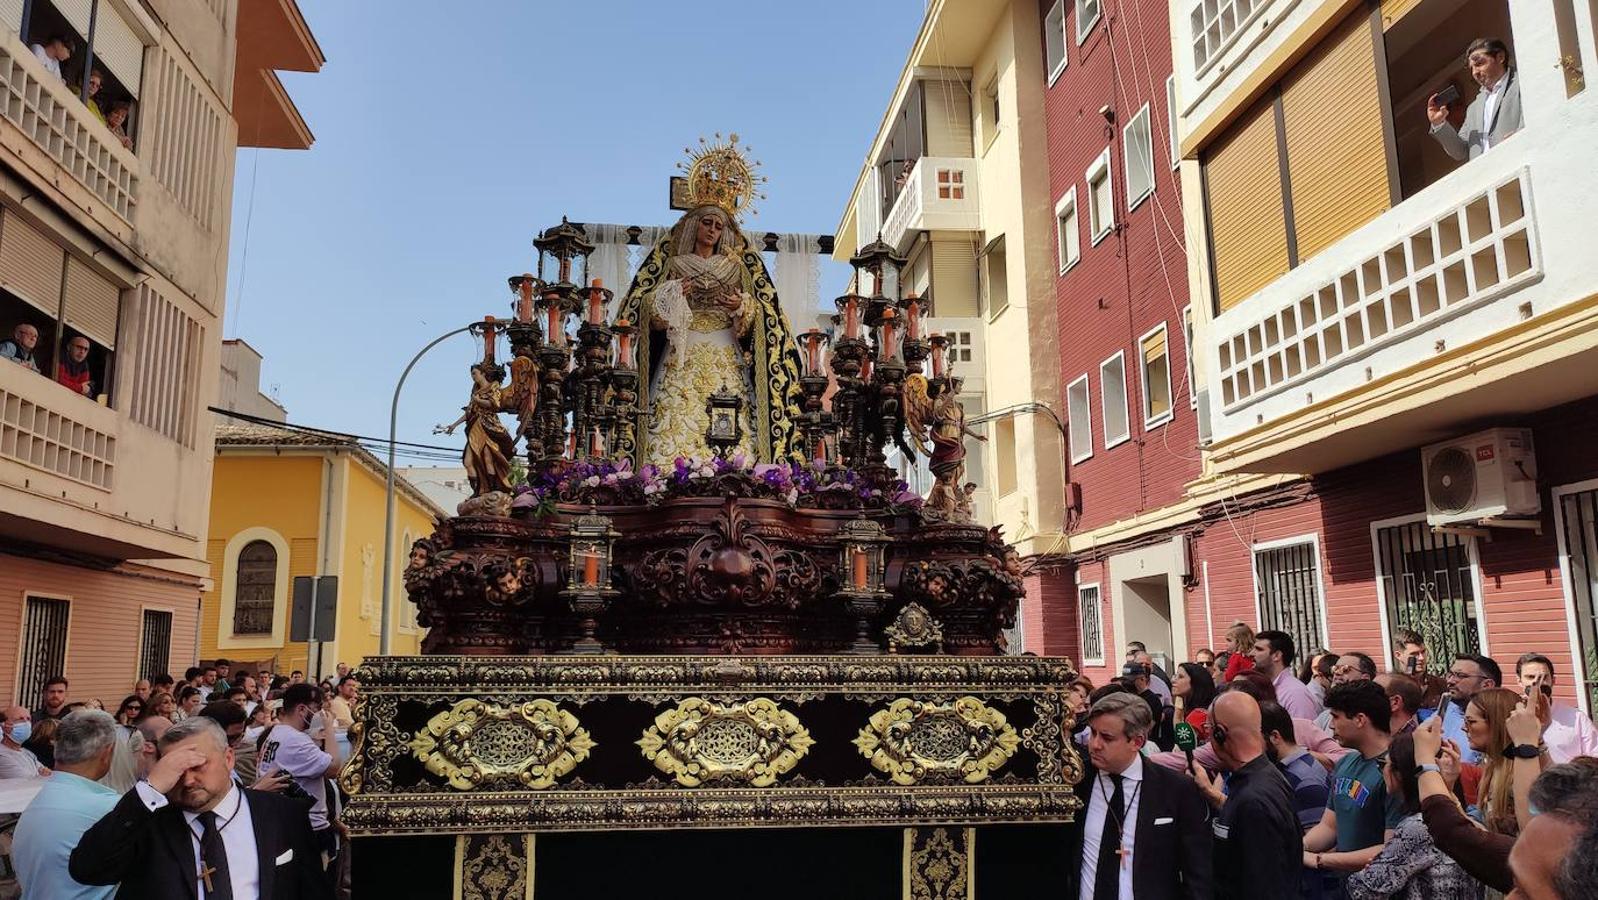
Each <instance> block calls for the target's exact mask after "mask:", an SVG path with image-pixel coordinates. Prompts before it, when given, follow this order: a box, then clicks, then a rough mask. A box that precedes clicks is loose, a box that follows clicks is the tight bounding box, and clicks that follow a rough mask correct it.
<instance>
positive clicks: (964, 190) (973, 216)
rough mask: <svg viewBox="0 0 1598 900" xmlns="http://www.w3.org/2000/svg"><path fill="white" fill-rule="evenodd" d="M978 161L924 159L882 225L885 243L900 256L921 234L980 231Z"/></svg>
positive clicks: (958, 158)
mask: <svg viewBox="0 0 1598 900" xmlns="http://www.w3.org/2000/svg"><path fill="white" fill-rule="evenodd" d="M978 199H979V197H978V194H977V161H976V160H974V159H968V158H961V157H947V156H923V157H921V158H920V159H919V160H917V161H916V167H915V169H914V170H912V171H911V173H910V177H909V179H908V180H906V181H905V184H904V187H903V188H902V189H901V190H900V191H899V196H898V199H896V200H894V201H893V208H892V209H890V210H888V218H887V220H886V221H885V222H883V224H882V240H883V241H884V242H885V243H887V244H889V245H891V246H892V247H894V248H895V249H896V250H898V251H900V252H904V251H905V250H907V249H909V247H910V242H911V241H913V240H914V239H915V236H916V233H917V232H921V231H976V230H978V229H979V228H981V225H982V222H981V218H980V216H979V215H978V213H977V209H978V206H977V201H978Z"/></svg>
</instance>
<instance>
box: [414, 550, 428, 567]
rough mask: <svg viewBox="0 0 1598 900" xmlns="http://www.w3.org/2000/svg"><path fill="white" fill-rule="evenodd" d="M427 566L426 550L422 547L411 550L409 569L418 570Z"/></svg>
mask: <svg viewBox="0 0 1598 900" xmlns="http://www.w3.org/2000/svg"><path fill="white" fill-rule="evenodd" d="M425 565H427V550H426V549H424V548H422V547H412V548H411V568H413V569H420V568H421V567H422V566H425Z"/></svg>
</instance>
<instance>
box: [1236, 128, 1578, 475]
mask: <svg viewBox="0 0 1598 900" xmlns="http://www.w3.org/2000/svg"><path fill="white" fill-rule="evenodd" d="M1582 102H1583V103H1588V101H1582ZM1572 112H1575V113H1578V115H1576V116H1575V117H1574V119H1571V120H1567V121H1566V123H1565V124H1564V125H1563V126H1562V127H1561V128H1558V129H1541V130H1539V129H1537V128H1535V127H1528V128H1527V129H1526V130H1524V131H1523V132H1521V133H1519V134H1517V135H1515V136H1514V137H1512V138H1510V139H1508V140H1507V141H1505V142H1504V143H1503V144H1502V145H1500V146H1497V147H1495V148H1493V149H1492V150H1491V151H1489V152H1487V153H1486V154H1484V155H1483V156H1481V157H1480V158H1478V159H1475V160H1472V161H1471V162H1470V163H1469V164H1467V165H1464V166H1461V167H1460V168H1459V169H1457V170H1455V171H1454V172H1452V173H1450V174H1448V175H1446V176H1444V177H1443V178H1442V179H1440V180H1438V181H1437V182H1435V183H1433V184H1431V185H1429V186H1427V187H1426V188H1424V189H1422V190H1421V191H1420V192H1418V193H1416V194H1415V195H1414V196H1412V197H1410V198H1409V199H1407V200H1404V201H1403V202H1401V203H1399V204H1398V205H1397V206H1394V207H1393V208H1391V209H1389V210H1388V211H1387V212H1385V213H1382V214H1381V215H1379V216H1377V217H1376V218H1375V219H1373V220H1371V221H1370V222H1368V223H1366V224H1365V225H1364V226H1361V227H1360V228H1358V229H1356V230H1354V231H1352V232H1350V233H1349V234H1348V235H1346V236H1345V237H1344V238H1342V239H1341V240H1339V241H1338V242H1336V243H1334V244H1333V245H1331V246H1330V247H1327V248H1326V249H1325V250H1323V251H1321V252H1320V253H1318V254H1317V255H1315V256H1314V257H1312V258H1310V259H1309V260H1307V261H1306V262H1304V263H1303V264H1301V265H1299V266H1298V267H1297V268H1294V269H1292V270H1290V271H1288V272H1287V274H1285V275H1282V276H1281V277H1279V278H1277V279H1275V280H1274V281H1272V282H1270V283H1269V284H1267V285H1266V286H1265V287H1264V288H1262V289H1260V290H1259V291H1257V292H1256V293H1254V294H1253V295H1251V296H1248V297H1247V298H1245V299H1243V300H1242V301H1240V302H1239V303H1237V304H1236V305H1234V306H1232V307H1230V308H1229V309H1225V310H1223V311H1222V312H1220V313H1219V315H1217V316H1216V317H1215V318H1214V320H1213V321H1212V322H1211V325H1210V328H1209V332H1208V338H1207V339H1206V341H1205V343H1206V345H1207V349H1206V352H1207V353H1208V372H1209V395H1210V397H1211V425H1212V433H1213V437H1214V440H1215V442H1216V445H1215V449H1216V453H1215V454H1213V459H1214V460H1215V461H1216V464H1217V465H1218V466H1219V467H1220V468H1221V469H1222V470H1228V469H1235V470H1238V471H1320V470H1322V469H1324V468H1326V467H1330V466H1333V465H1340V464H1345V463H1347V462H1351V461H1353V460H1354V459H1355V458H1358V457H1361V456H1368V455H1375V454H1378V453H1380V452H1386V451H1388V450H1394V449H1401V448H1404V447H1408V446H1415V445H1417V444H1420V443H1424V442H1426V441H1429V440H1435V439H1437V438H1438V436H1439V435H1440V434H1446V433H1447V432H1448V431H1449V430H1450V429H1452V428H1454V427H1455V426H1456V425H1459V424H1461V423H1464V422H1466V421H1467V420H1471V419H1479V418H1484V417H1492V416H1495V415H1513V414H1516V413H1520V412H1530V411H1534V410H1536V409H1540V408H1544V407H1546V406H1551V405H1554V404H1555V403H1558V402H1565V401H1567V400H1569V399H1575V398H1577V397H1579V396H1583V395H1584V393H1583V392H1590V391H1591V390H1592V389H1594V385H1593V384H1592V382H1594V381H1598V379H1595V378H1593V377H1589V376H1588V375H1584V374H1582V373H1583V372H1588V371H1589V370H1594V369H1595V366H1594V365H1592V363H1593V362H1594V360H1592V359H1591V358H1590V355H1589V356H1583V355H1581V354H1583V353H1585V352H1586V346H1585V344H1583V343H1582V342H1581V341H1578V340H1573V339H1561V340H1553V339H1549V338H1535V339H1534V338H1531V337H1526V336H1527V335H1532V334H1534V333H1535V331H1536V329H1537V328H1538V326H1539V323H1550V324H1544V325H1543V326H1542V327H1543V328H1545V329H1553V328H1556V327H1560V328H1566V329H1567V331H1568V330H1569V328H1571V327H1573V326H1569V325H1560V324H1559V323H1560V322H1563V321H1565V320H1568V319H1569V318H1570V317H1572V316H1579V315H1585V313H1583V312H1581V310H1583V309H1585V308H1586V307H1587V306H1590V305H1591V304H1590V303H1588V302H1586V301H1589V300H1591V299H1592V298H1593V297H1595V296H1598V257H1595V256H1594V254H1593V253H1592V252H1591V237H1590V231H1591V227H1592V226H1591V207H1590V205H1589V203H1588V202H1587V197H1586V196H1585V191H1584V189H1581V190H1571V187H1572V186H1574V185H1576V184H1579V183H1582V179H1583V178H1584V177H1585V176H1583V175H1581V174H1580V172H1581V169H1582V165H1581V164H1580V163H1578V162H1577V161H1578V160H1579V159H1580V158H1581V151H1580V149H1579V148H1580V147H1581V146H1582V145H1583V142H1584V141H1587V140H1592V139H1594V137H1595V135H1598V115H1594V109H1593V108H1592V107H1591V106H1590V104H1588V105H1587V106H1586V108H1585V109H1584V110H1578V109H1573V110H1572ZM1573 179H1574V180H1573ZM1583 327H1584V326H1583ZM1523 340H1524V341H1533V342H1534V343H1532V344H1529V345H1528V348H1527V349H1526V350H1525V351H1521V350H1518V349H1516V347H1517V346H1518V345H1517V344H1516V342H1518V341H1523ZM1583 360H1587V361H1586V362H1583ZM1536 367H1541V368H1540V369H1539V368H1536ZM1534 373H1535V374H1534Z"/></svg>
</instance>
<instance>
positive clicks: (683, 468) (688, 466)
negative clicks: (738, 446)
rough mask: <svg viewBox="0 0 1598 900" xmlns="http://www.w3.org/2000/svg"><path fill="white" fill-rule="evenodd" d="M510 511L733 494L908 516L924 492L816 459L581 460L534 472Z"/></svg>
mask: <svg viewBox="0 0 1598 900" xmlns="http://www.w3.org/2000/svg"><path fill="white" fill-rule="evenodd" d="M515 493H516V496H515V499H514V500H513V501H512V502H511V508H512V509H519V510H531V511H532V514H533V515H534V516H535V517H536V516H544V515H549V514H551V513H553V512H554V511H555V504H557V503H594V504H603V505H607V506H608V505H629V504H651V505H653V504H656V503H659V502H660V501H662V500H669V499H673V498H677V497H719V496H722V495H724V494H728V493H731V494H734V495H735V496H741V497H755V498H761V499H768V500H781V501H783V502H785V503H787V504H788V505H789V506H792V507H810V508H820V509H856V508H868V509H886V510H889V511H890V512H894V513H903V512H908V511H910V510H915V509H920V508H921V502H922V501H921V497H920V496H919V495H918V494H916V493H914V492H913V491H911V490H910V486H909V485H908V484H906V483H905V482H903V481H896V482H895V483H894V484H893V485H892V486H890V487H889V489H887V490H883V489H882V488H880V487H878V486H877V485H874V484H872V483H871V482H869V481H868V480H866V479H864V478H861V477H860V476H859V475H857V474H856V473H855V472H853V471H851V470H848V469H840V468H836V467H828V466H825V465H821V464H819V463H814V462H812V463H800V462H778V463H757V462H755V461H754V460H753V459H751V458H750V457H749V456H747V455H746V454H744V453H742V452H740V453H737V454H735V455H733V456H732V457H730V458H721V457H711V458H708V459H684V458H682V457H679V458H678V459H677V460H676V461H675V462H673V463H672V466H671V468H669V469H665V468H662V467H659V466H655V465H645V466H642V467H640V468H637V469H634V468H633V465H632V461H631V460H628V459H623V460H620V461H619V462H617V461H612V460H601V461H599V462H590V461H578V462H574V463H571V464H569V465H566V466H564V467H563V468H561V469H558V470H555V471H549V472H544V473H542V474H538V475H534V476H532V477H530V478H529V479H528V482H527V483H525V484H520V485H517V486H516V489H515Z"/></svg>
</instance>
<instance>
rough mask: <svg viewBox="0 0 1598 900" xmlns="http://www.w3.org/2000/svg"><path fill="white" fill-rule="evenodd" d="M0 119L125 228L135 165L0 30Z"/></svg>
mask: <svg viewBox="0 0 1598 900" xmlns="http://www.w3.org/2000/svg"><path fill="white" fill-rule="evenodd" d="M0 117H3V118H4V119H5V120H6V122H8V123H10V124H11V125H13V126H15V127H16V129H17V130H18V131H20V132H21V134H22V135H23V136H25V137H26V138H27V139H28V141H30V142H31V144H32V146H33V147H34V148H36V149H38V150H39V151H42V152H43V153H44V155H45V156H47V157H48V158H49V159H51V160H53V161H54V162H55V163H56V164H57V165H58V166H60V167H61V169H62V170H63V171H65V172H66V173H67V174H68V175H70V176H71V177H72V179H73V180H75V181H76V182H78V183H79V184H80V185H82V186H83V187H84V188H86V189H88V191H89V193H90V194H92V195H93V196H94V197H95V198H96V199H98V200H99V201H100V202H101V203H103V204H105V206H106V208H108V209H109V210H110V211H111V212H112V213H114V214H115V215H116V217H117V218H118V219H120V220H121V224H123V225H129V224H131V223H132V221H133V214H134V208H135V206H136V205H137V203H138V188H139V161H138V158H137V157H136V156H134V155H133V153H132V151H130V150H127V149H126V148H124V147H123V146H122V145H121V143H120V142H119V141H118V140H117V139H116V138H115V137H114V136H113V135H112V134H111V131H110V130H109V129H108V128H106V126H105V123H103V122H101V121H100V120H99V119H98V118H97V117H96V116H95V115H94V113H93V112H91V111H90V110H89V108H88V107H87V106H84V105H83V103H82V101H81V100H79V98H78V97H77V95H75V94H74V93H73V92H72V90H71V89H70V88H68V87H67V85H66V84H64V83H62V81H61V80H60V79H59V78H56V77H55V76H54V75H52V74H51V73H49V72H47V71H45V69H44V66H43V65H41V64H40V63H39V61H38V60H37V59H35V58H34V56H33V54H32V53H31V52H30V51H29V50H28V48H27V46H26V45H25V44H23V43H22V41H21V39H20V38H18V37H17V35H16V34H15V33H14V32H6V31H4V30H3V29H0Z"/></svg>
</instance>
